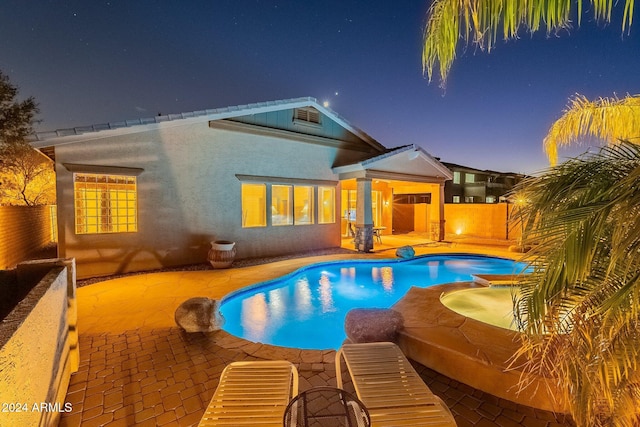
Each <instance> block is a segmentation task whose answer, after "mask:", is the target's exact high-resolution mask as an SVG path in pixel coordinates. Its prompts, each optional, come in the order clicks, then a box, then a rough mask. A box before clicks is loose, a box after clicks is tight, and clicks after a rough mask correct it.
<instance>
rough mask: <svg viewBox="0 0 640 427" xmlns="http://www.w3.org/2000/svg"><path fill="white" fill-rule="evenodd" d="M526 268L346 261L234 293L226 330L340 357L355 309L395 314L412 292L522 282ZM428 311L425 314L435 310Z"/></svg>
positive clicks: (471, 260) (499, 261) (488, 260)
mask: <svg viewBox="0 0 640 427" xmlns="http://www.w3.org/2000/svg"><path fill="white" fill-rule="evenodd" d="M523 268H524V266H523V264H519V263H516V262H514V261H512V260H508V259H504V258H494V257H486V256H478V255H426V256H421V257H416V258H414V259H411V260H398V259H390V260H374V261H369V260H363V261H361V260H346V261H339V262H329V263H319V264H312V265H309V266H306V267H303V268H301V269H299V270H296V271H294V272H293V273H291V274H288V275H286V276H283V277H281V278H278V279H275V280H271V281H268V282H262V283H258V284H256V285H253V286H251V287H249V288H244V289H241V290H239V291H237V292H234V293H232V294H230V295H228V296H227V297H225V298H224V299H223V301H222V305H221V309H220V311H221V312H222V314H223V316H224V317H225V320H226V321H225V326H224V330H226V331H227V332H229V333H231V334H233V335H236V336H239V337H242V338H244V339H247V340H249V341H254V342H261V343H265V344H272V345H277V346H284V347H292V348H300V349H315V350H322V349H337V348H339V347H340V345H341V344H342V342H343V341H344V340H345V338H346V334H345V331H344V319H345V316H346V314H347V312H348V311H349V310H351V309H352V308H368V307H377V308H389V307H391V306H392V305H393V304H395V303H396V302H397V301H398V300H399V299H400V298H402V297H403V296H404V295H405V294H406V292H407V291H408V290H409V288H410V287H412V286H417V287H422V288H424V287H428V286H433V285H437V284H443V283H452V282H462V281H471V280H472V277H471V275H472V274H515V273H519V272H520V271H521V270H522V269H523ZM428 309H429V308H428V307H425V310H428Z"/></svg>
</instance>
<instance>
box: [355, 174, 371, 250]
mask: <svg viewBox="0 0 640 427" xmlns="http://www.w3.org/2000/svg"><path fill="white" fill-rule="evenodd" d="M356 189H357V192H356V194H357V195H358V198H357V199H356V237H355V239H354V243H355V248H356V250H357V251H358V252H371V251H372V250H373V214H372V208H371V178H357V179H356Z"/></svg>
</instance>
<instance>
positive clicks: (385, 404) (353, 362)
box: [336, 343, 456, 427]
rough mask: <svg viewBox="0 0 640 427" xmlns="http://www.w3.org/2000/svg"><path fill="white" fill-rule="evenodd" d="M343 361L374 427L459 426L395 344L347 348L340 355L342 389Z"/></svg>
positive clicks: (338, 374)
mask: <svg viewBox="0 0 640 427" xmlns="http://www.w3.org/2000/svg"><path fill="white" fill-rule="evenodd" d="M341 358H343V359H344V361H345V363H346V365H347V370H348V372H349V375H350V377H351V380H352V382H353V386H354V388H355V390H356V394H357V395H358V398H360V400H361V401H362V402H363V403H364V405H365V406H366V408H367V409H368V410H369V414H370V415H371V420H372V425H373V426H374V427H404V426H425V427H445V426H446V427H451V426H456V422H455V420H454V418H453V415H452V414H451V411H449V408H447V406H446V405H445V404H444V403H443V402H442V400H441V399H440V398H439V397H438V396H436V395H434V394H433V392H432V391H431V390H430V389H429V387H427V385H426V384H425V383H424V381H422V378H420V376H419V375H418V373H417V372H416V371H415V369H413V366H412V365H411V363H410V362H409V360H408V359H407V358H406V357H405V356H404V354H403V353H402V351H401V350H400V348H398V346H396V345H395V344H393V343H366V344H345V345H343V346H342V348H341V349H340V350H338V352H337V353H336V373H337V381H338V387H339V388H342V372H341V367H340V366H341V365H340V360H341Z"/></svg>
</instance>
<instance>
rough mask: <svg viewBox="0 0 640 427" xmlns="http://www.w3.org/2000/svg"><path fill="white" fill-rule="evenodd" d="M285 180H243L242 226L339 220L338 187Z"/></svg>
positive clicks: (332, 221) (322, 222)
mask: <svg viewBox="0 0 640 427" xmlns="http://www.w3.org/2000/svg"><path fill="white" fill-rule="evenodd" d="M241 177H245V176H244V175H242V176H241ZM247 177H249V178H250V176H248V175H247ZM285 180H286V178H283V179H282V181H280V182H283V181H284V182H283V183H279V184H275V183H274V184H272V183H259V182H255V181H254V182H255V183H252V182H242V227H243V228H250V227H266V226H267V225H268V226H286V225H307V224H315V223H316V221H317V222H318V223H319V224H329V223H335V222H336V219H335V206H336V197H335V194H336V189H335V187H331V186H323V185H321V184H314V183H313V182H312V183H311V184H310V185H307V184H306V180H305V181H304V182H302V181H303V180H293V179H292V180H291V181H299V182H300V184H297V182H292V183H291V184H288V183H287V181H285ZM316 189H317V194H316ZM268 201H270V203H268ZM316 203H317V204H318V206H317V207H316ZM267 215H269V216H267Z"/></svg>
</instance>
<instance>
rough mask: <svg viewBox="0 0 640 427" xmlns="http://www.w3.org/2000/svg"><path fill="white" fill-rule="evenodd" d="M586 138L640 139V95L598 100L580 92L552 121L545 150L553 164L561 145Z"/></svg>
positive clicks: (615, 140) (555, 161)
mask: <svg viewBox="0 0 640 427" xmlns="http://www.w3.org/2000/svg"><path fill="white" fill-rule="evenodd" d="M585 137H586V138H590V137H591V138H597V139H599V140H602V141H604V142H607V143H617V141H619V140H629V141H632V142H640V95H634V96H631V95H627V96H625V97H624V98H622V99H619V98H617V97H613V98H598V99H596V100H595V101H589V100H588V99H587V98H586V97H585V96H583V95H579V94H576V95H575V96H573V97H572V98H571V99H570V100H569V104H568V105H567V107H566V109H565V110H564V114H563V115H562V117H561V118H560V119H558V120H557V121H556V122H555V123H553V125H552V126H551V128H550V129H549V132H548V133H547V136H546V137H545V138H544V143H543V144H544V151H545V153H546V154H547V157H548V158H549V161H550V162H551V164H552V165H555V164H556V163H557V161H558V147H562V146H566V145H570V144H573V143H575V142H580V141H581V140H582V139H583V138H585Z"/></svg>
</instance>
